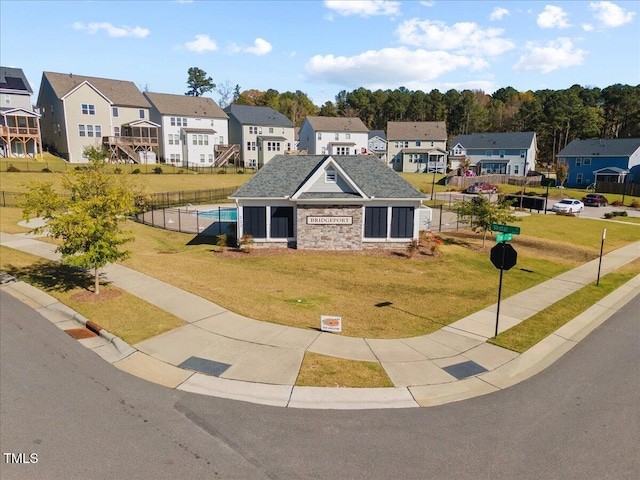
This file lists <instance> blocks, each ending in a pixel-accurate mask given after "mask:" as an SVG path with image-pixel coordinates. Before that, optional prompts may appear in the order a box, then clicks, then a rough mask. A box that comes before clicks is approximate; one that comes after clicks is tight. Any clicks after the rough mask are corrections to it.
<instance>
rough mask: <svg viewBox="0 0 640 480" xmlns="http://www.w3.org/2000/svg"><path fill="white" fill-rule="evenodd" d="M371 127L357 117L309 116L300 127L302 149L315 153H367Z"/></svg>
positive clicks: (300, 145)
mask: <svg viewBox="0 0 640 480" xmlns="http://www.w3.org/2000/svg"><path fill="white" fill-rule="evenodd" d="M368 147H369V129H368V128H367V127H366V125H365V124H364V123H363V122H362V120H360V119H359V118H357V117H307V118H306V119H305V120H304V122H303V123H302V127H301V128H300V144H299V148H300V149H301V150H306V151H307V153H309V154H313V155H359V154H364V153H367V148H368Z"/></svg>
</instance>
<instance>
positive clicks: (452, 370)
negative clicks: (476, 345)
mask: <svg viewBox="0 0 640 480" xmlns="http://www.w3.org/2000/svg"><path fill="white" fill-rule="evenodd" d="M442 369H443V370H444V371H445V372H447V373H448V374H449V375H453V376H454V377H456V378H457V379H458V380H462V379H463V378H467V377H473V376H474V375H478V374H479V373H484V372H486V371H487V369H486V368H484V367H483V366H482V365H478V364H477V363H476V362H472V361H471V360H469V361H468V362H462V363H456V364H455V365H449V366H448V367H442Z"/></svg>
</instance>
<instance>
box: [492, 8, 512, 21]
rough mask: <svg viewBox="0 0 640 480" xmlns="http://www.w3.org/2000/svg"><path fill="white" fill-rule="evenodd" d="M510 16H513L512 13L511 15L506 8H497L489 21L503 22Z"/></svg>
mask: <svg viewBox="0 0 640 480" xmlns="http://www.w3.org/2000/svg"><path fill="white" fill-rule="evenodd" d="M508 15H511V13H509V10H507V9H506V8H502V7H495V8H494V9H493V11H492V12H491V15H489V20H502V19H503V18H504V17H506V16H508Z"/></svg>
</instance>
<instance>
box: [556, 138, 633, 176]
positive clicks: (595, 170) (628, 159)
mask: <svg viewBox="0 0 640 480" xmlns="http://www.w3.org/2000/svg"><path fill="white" fill-rule="evenodd" d="M558 162H560V163H565V164H567V166H568V167H569V171H568V176H567V180H566V182H565V185H566V186H568V187H574V188H583V187H585V186H587V185H590V184H592V183H595V182H614V183H640V138H611V139H607V140H573V141H572V142H571V143H570V144H569V145H567V146H566V147H565V148H563V149H562V150H561V151H560V153H558Z"/></svg>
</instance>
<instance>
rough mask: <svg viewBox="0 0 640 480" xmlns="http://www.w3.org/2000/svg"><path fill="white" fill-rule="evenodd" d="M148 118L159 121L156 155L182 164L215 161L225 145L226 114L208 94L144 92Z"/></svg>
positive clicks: (226, 139)
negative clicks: (193, 95)
mask: <svg viewBox="0 0 640 480" xmlns="http://www.w3.org/2000/svg"><path fill="white" fill-rule="evenodd" d="M143 95H144V96H145V98H146V99H147V100H148V101H149V103H150V104H151V111H150V118H151V121H152V122H154V123H157V124H158V125H160V131H161V135H160V140H159V142H160V145H159V147H160V158H161V160H162V161H164V162H165V163H168V164H171V165H176V166H184V167H194V166H200V167H202V166H207V167H211V166H213V165H214V164H219V163H220V162H219V161H217V160H220V158H219V157H220V156H221V153H222V151H221V147H227V148H228V147H229V146H228V144H227V142H228V141H229V116H228V115H227V114H226V113H224V111H223V110H222V109H221V108H220V106H219V105H218V104H217V103H216V102H215V101H214V100H213V99H211V98H208V97H190V96H187V95H171V94H167V93H154V92H144V93H143Z"/></svg>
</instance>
